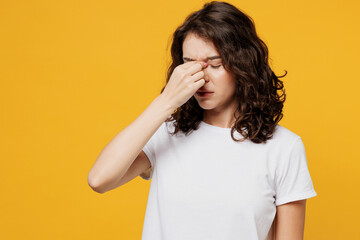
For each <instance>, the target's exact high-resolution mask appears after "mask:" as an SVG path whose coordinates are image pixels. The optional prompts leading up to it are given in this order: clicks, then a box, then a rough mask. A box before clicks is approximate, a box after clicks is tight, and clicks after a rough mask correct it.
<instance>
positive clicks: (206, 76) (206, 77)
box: [203, 68, 210, 83]
mask: <svg viewBox="0 0 360 240" xmlns="http://www.w3.org/2000/svg"><path fill="white" fill-rule="evenodd" d="M203 71H204V80H205V83H207V82H209V81H210V80H209V77H208V74H207V73H206V68H205V69H203Z"/></svg>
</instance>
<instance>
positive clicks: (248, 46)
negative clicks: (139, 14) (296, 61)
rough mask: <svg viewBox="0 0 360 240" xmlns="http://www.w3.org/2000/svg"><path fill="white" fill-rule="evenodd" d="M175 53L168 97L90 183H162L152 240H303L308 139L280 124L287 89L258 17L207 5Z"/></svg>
mask: <svg viewBox="0 0 360 240" xmlns="http://www.w3.org/2000/svg"><path fill="white" fill-rule="evenodd" d="M171 54H172V65H171V66H170V67H169V70H168V76H167V81H166V85H165V87H164V88H163V89H162V90H161V94H160V95H159V96H158V97H157V98H156V99H155V100H154V101H153V102H152V103H151V104H150V105H149V106H148V108H147V109H146V110H145V111H144V112H143V113H142V114H141V115H140V116H139V117H138V118H137V119H136V120H135V121H134V122H132V123H131V124H130V125H129V126H128V127H126V128H125V129H124V130H122V131H121V132H120V133H119V134H118V135H116V136H115V137H114V139H113V140H111V142H110V143H108V144H107V145H106V147H105V148H104V149H103V150H102V152H101V153H100V155H99V157H98V159H97V160H96V162H95V164H94V166H93V168H92V169H91V171H90V172H89V176H88V182H89V185H90V186H91V187H92V188H93V189H94V190H95V191H97V192H99V193H104V192H106V191H109V190H111V189H114V188H116V187H119V186H121V185H123V184H125V183H127V182H129V181H130V180H132V179H134V178H135V177H136V176H139V175H140V176H141V177H142V178H143V179H147V180H149V179H152V181H151V186H150V192H149V199H148V204H147V208H146V214H145V222H144V228H143V235H142V239H143V240H161V239H163V240H177V239H181V240H190V239H191V240H192V239H196V240H200V239H206V240H208V239H216V240H219V239H246V240H252V239H261V240H265V239H267V240H269V239H275V236H276V240H281V239H291V240H295V239H302V238H303V232H304V221H305V201H306V199H307V198H311V197H314V196H316V195H317V194H316V192H315V190H314V187H313V183H312V180H311V177H310V174H309V171H308V167H307V159H306V154H305V148H304V145H303V142H302V139H301V137H300V136H298V135H297V134H295V133H293V132H291V131H290V130H288V129H286V128H284V127H282V126H281V125H279V124H278V122H279V121H280V120H281V118H282V116H283V114H282V108H283V103H284V101H285V91H284V89H283V83H282V81H280V80H279V79H278V77H277V76H276V75H275V74H274V72H273V71H272V70H271V68H270V67H269V64H268V49H267V47H266V45H265V43H264V42H263V41H262V40H261V39H259V37H258V36H257V34H256V30H255V26H254V23H253V21H252V19H251V18H250V17H249V16H247V15H246V14H245V13H243V12H241V11H240V10H239V9H237V8H236V7H234V6H233V5H231V4H228V3H226V2H217V1H213V2H210V3H206V4H205V5H204V6H203V8H202V9H201V10H199V11H196V12H194V13H192V14H191V15H190V16H188V17H187V18H186V20H185V22H184V23H183V24H182V25H181V26H179V27H178V28H177V29H176V31H175V33H174V35H173V43H172V46H171ZM278 90H280V91H281V94H279V93H278Z"/></svg>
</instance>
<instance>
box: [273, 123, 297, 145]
mask: <svg viewBox="0 0 360 240" xmlns="http://www.w3.org/2000/svg"><path fill="white" fill-rule="evenodd" d="M299 138H301V137H300V136H299V135H298V134H297V133H295V132H294V131H291V130H290V129H288V128H286V127H284V126H282V125H280V124H277V125H276V127H275V131H274V133H273V137H272V138H271V139H270V142H273V143H276V144H280V145H285V146H287V145H291V144H292V143H294V142H295V141H296V140H298V139H299Z"/></svg>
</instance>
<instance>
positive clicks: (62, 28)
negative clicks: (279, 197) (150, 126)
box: [0, 0, 360, 240]
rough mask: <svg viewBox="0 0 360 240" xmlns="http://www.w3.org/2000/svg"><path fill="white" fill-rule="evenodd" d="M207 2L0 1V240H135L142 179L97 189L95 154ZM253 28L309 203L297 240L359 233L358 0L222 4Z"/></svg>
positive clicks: (158, 77)
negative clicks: (93, 183) (282, 97)
mask: <svg viewBox="0 0 360 240" xmlns="http://www.w3.org/2000/svg"><path fill="white" fill-rule="evenodd" d="M204 2H205V1H194V0H191V1H190V0H185V1H184V0H183V1H166V0H162V1H159V0H154V1H145V0H143V1H115V0H113V1H64V0H63V1H48V0H47V1H45V0H44V1H1V2H0V80H1V87H0V89H1V94H0V98H1V102H0V104H1V106H0V107H1V108H0V110H1V112H0V114H1V118H0V126H1V129H0V130H1V151H0V152H1V168H0V180H1V181H0V184H1V185H0V189H1V200H0V201H1V204H0V206H1V211H0V228H1V231H0V235H1V236H0V237H1V238H2V239H140V237H141V233H142V226H143V220H144V215H145V209H146V203H147V196H148V190H149V187H150V181H145V180H143V179H141V178H140V177H137V178H135V179H134V180H133V181H131V182H129V183H127V184H126V185H124V186H122V187H120V188H117V189H114V190H112V191H109V192H107V193H105V194H98V193H96V192H94V191H92V189H91V188H90V187H89V186H88V183H87V174H88V172H89V170H90V168H91V167H92V165H93V163H94V161H95V160H96V157H97V156H98V154H99V153H100V151H101V150H102V148H103V147H104V146H105V145H106V144H107V143H108V142H109V141H110V140H111V139H112V138H113V137H114V136H115V135H116V134H117V133H118V132H119V131H121V130H122V129H124V128H125V127H126V126H127V125H128V124H130V123H131V122H132V121H134V120H135V118H136V117H137V116H138V115H140V114H141V113H142V112H143V111H144V110H145V108H146V107H147V106H148V105H149V104H150V103H151V101H152V100H153V99H154V98H155V97H156V96H157V95H158V94H159V92H160V89H161V87H162V86H163V84H164V83H165V70H166V67H167V64H168V61H169V49H167V46H168V44H170V43H169V39H170V36H171V34H172V33H173V31H174V30H175V28H176V27H177V26H178V25H179V24H181V23H182V22H183V20H184V19H185V17H186V16H187V15H188V14H190V13H191V12H192V11H195V10H198V9H200V8H201V7H202V5H203V3H204ZM228 2H229V3H232V4H234V5H235V6H237V7H238V8H240V9H241V10H243V11H244V12H245V13H247V14H249V15H250V16H251V17H252V18H253V19H254V21H255V25H256V28H257V31H258V34H259V36H260V37H261V38H262V39H263V40H264V41H265V43H267V45H268V47H269V51H270V58H271V66H272V68H273V70H274V71H275V73H276V74H277V75H282V74H283V73H284V70H287V71H288V75H287V76H286V77H285V78H282V80H284V82H285V87H286V93H287V95H288V98H287V101H286V103H285V108H284V118H283V120H282V121H281V122H280V124H281V125H282V126H284V127H286V128H288V129H289V130H291V131H293V132H295V133H296V134H298V135H300V136H301V137H302V139H303V141H304V144H305V147H306V152H307V157H308V166H309V170H310V173H311V176H312V179H313V183H314V187H315V190H316V192H317V193H318V196H316V197H315V198H311V199H309V200H308V202H307V212H306V225H305V238H304V239H316V240H317V239H360V232H359V231H358V226H359V215H360V211H359V204H358V201H359V197H360V196H359V170H360V168H359V165H360V163H359V160H360V158H359V156H360V150H359V149H360V148H359V146H358V145H359V140H358V139H359V135H360V130H359V126H358V124H359V122H360V119H359V109H360V104H359V100H358V99H359V95H360V93H359V87H360V83H359V81H360V79H359V76H358V74H359V66H358V64H359V55H360V51H359V42H360V39H359V32H358V26H359V23H360V21H359V17H358V16H359V3H358V1H340V0H338V1H334V0H330V1H329V0H326V1H325V0H321V1H314V0H311V1H310V0H301V1H300V0H298V1H279V0H276V1H274V0H273V1H260V0H251V1H250V0H247V1H228Z"/></svg>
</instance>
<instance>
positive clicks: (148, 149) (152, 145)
mask: <svg viewBox="0 0 360 240" xmlns="http://www.w3.org/2000/svg"><path fill="white" fill-rule="evenodd" d="M164 127H165V122H164V123H162V124H161V126H160V127H159V129H158V130H157V131H156V132H155V133H154V135H153V136H151V138H150V139H149V141H148V142H147V143H146V144H145V146H144V147H143V149H142V150H143V151H144V153H145V154H146V156H147V157H148V159H149V161H150V163H151V168H149V169H148V171H146V172H145V173H146V175H145V174H144V173H142V174H140V177H141V178H143V179H145V180H150V179H151V178H152V175H153V172H154V169H155V164H156V163H155V162H156V160H155V159H156V157H155V156H156V154H155V151H156V146H157V145H158V143H159V141H160V138H161V137H163V136H162V135H163V131H164Z"/></svg>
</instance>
